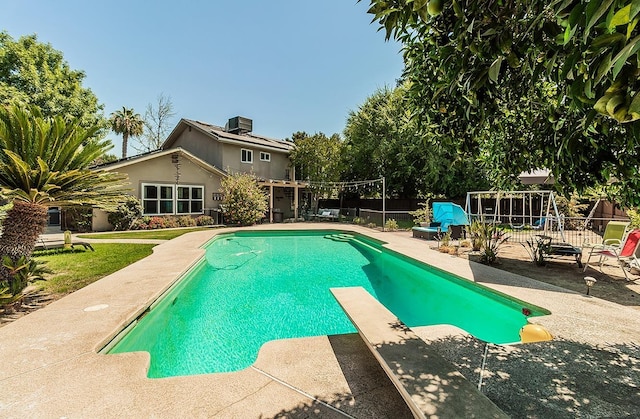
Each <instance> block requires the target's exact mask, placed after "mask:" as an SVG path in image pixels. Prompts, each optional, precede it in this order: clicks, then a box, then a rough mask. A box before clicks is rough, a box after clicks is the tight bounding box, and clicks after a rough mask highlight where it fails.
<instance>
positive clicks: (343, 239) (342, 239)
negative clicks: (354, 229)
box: [324, 233, 354, 242]
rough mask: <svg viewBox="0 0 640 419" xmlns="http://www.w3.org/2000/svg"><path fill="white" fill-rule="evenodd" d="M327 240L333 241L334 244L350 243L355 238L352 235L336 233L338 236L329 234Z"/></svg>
mask: <svg viewBox="0 0 640 419" xmlns="http://www.w3.org/2000/svg"><path fill="white" fill-rule="evenodd" d="M324 238H325V239H329V240H333V241H334V242H348V241H349V240H352V239H353V238H354V237H353V235H352V234H346V233H336V234H327V235H326V236H324Z"/></svg>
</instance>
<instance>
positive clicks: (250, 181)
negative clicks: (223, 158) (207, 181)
mask: <svg viewBox="0 0 640 419" xmlns="http://www.w3.org/2000/svg"><path fill="white" fill-rule="evenodd" d="M221 192H222V194H223V196H224V198H223V200H222V205H220V207H221V208H222V212H223V214H224V216H225V218H226V219H227V220H228V221H229V222H230V223H231V224H240V225H242V226H245V225H252V224H255V223H256V222H258V221H259V220H261V219H262V218H263V217H264V214H265V212H266V211H267V195H266V194H265V192H264V191H263V190H262V188H261V187H260V186H259V185H258V183H257V181H256V177H255V176H254V175H252V174H249V173H238V174H235V175H231V176H229V177H226V178H225V179H223V180H222V188H221Z"/></svg>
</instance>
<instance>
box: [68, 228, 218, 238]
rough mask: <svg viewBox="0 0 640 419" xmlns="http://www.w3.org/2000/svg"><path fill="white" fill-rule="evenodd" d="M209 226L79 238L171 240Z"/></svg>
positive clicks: (119, 232) (85, 235)
mask: <svg viewBox="0 0 640 419" xmlns="http://www.w3.org/2000/svg"><path fill="white" fill-rule="evenodd" d="M210 228H211V227H193V228H181V229H158V230H140V231H117V232H113V233H101V234H81V235H79V236H78V237H79V238H81V239H153V240H171V239H174V238H176V237H178V236H182V235H183V234H186V233H191V232H193V231H202V230H209V229H210Z"/></svg>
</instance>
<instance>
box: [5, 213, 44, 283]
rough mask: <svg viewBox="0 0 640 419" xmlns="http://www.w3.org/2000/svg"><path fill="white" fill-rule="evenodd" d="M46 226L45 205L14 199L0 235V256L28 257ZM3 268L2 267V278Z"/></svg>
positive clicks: (14, 258)
mask: <svg viewBox="0 0 640 419" xmlns="http://www.w3.org/2000/svg"><path fill="white" fill-rule="evenodd" d="M46 226H47V207H45V206H44V205H40V204H34V203H31V202H22V201H14V202H13V208H11V209H10V210H9V211H7V218H6V219H5V220H4V224H3V230H2V236H0V257H4V256H9V257H10V258H11V259H12V260H14V261H15V260H17V259H19V258H20V257H21V256H26V257H29V256H31V253H32V252H33V249H34V248H35V245H36V242H37V241H38V237H39V236H40V234H42V233H43V232H44V229H45V227H46ZM4 276H5V270H4V269H2V278H0V279H4Z"/></svg>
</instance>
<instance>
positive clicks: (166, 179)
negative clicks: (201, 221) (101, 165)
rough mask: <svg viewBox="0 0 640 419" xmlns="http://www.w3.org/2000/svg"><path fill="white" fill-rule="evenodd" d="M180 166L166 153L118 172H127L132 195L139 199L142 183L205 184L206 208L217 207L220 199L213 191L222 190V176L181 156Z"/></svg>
mask: <svg viewBox="0 0 640 419" xmlns="http://www.w3.org/2000/svg"><path fill="white" fill-rule="evenodd" d="M179 162H180V163H179V164H180V168H179V169H176V165H175V164H173V162H172V157H171V155H165V156H161V157H158V158H156V159H153V160H147V161H144V162H140V163H134V164H131V165H129V166H127V167H124V168H122V169H119V170H118V172H121V173H126V174H127V175H128V176H129V182H130V183H131V188H132V195H134V196H135V197H136V198H138V199H142V195H141V194H142V184H143V183H154V184H168V185H173V184H177V185H189V186H195V185H202V186H204V208H205V213H206V210H207V209H212V208H217V207H218V205H219V201H214V200H213V193H217V192H219V191H220V186H221V180H222V179H221V176H218V175H215V174H213V173H210V172H207V171H206V170H205V169H203V168H201V167H200V166H198V165H197V164H195V163H194V162H192V161H191V160H190V159H189V158H187V157H184V156H182V155H181V156H180V157H179ZM178 172H179V178H178V181H177V182H176V174H177V173H178Z"/></svg>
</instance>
